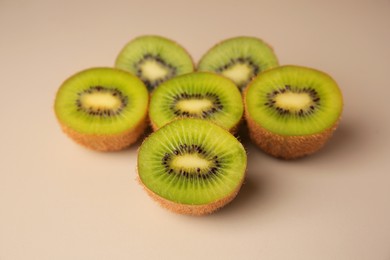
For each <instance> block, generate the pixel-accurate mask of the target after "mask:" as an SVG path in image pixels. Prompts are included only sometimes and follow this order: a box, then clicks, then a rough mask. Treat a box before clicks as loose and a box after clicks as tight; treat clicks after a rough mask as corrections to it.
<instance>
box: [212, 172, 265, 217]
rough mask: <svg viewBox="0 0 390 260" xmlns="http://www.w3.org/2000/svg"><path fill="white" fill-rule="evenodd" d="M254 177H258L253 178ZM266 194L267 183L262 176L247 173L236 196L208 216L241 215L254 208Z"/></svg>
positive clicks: (255, 173)
mask: <svg viewBox="0 0 390 260" xmlns="http://www.w3.org/2000/svg"><path fill="white" fill-rule="evenodd" d="M252 175H253V176H254V175H258V176H256V178H255V177H253V176H252ZM266 193H267V183H266V180H265V178H264V176H262V175H260V174H259V173H257V172H251V173H250V172H248V173H247V176H246V178H245V180H244V183H243V184H242V186H241V189H240V191H239V192H238V194H237V196H236V197H235V198H234V199H233V200H232V201H231V202H230V203H229V204H228V205H226V206H225V207H223V208H221V209H219V210H218V211H216V212H214V213H213V214H212V215H210V216H216V217H218V216H226V215H235V214H242V212H243V211H246V212H249V211H251V210H252V209H254V208H256V207H257V206H258V205H259V204H261V202H262V201H263V199H264V197H265V194H266Z"/></svg>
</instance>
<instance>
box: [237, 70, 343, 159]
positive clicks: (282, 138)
mask: <svg viewBox="0 0 390 260" xmlns="http://www.w3.org/2000/svg"><path fill="white" fill-rule="evenodd" d="M244 102H245V115H246V119H247V121H248V126H249V130H250V134H251V138H252V140H254V142H255V143H256V144H258V145H259V146H260V147H261V148H263V149H264V150H265V151H267V152H269V153H270V154H272V155H275V156H277V157H282V158H296V157H300V156H304V155H307V154H310V153H313V152H315V151H317V150H318V149H319V148H321V147H322V146H323V145H324V144H325V142H326V141H327V140H328V139H329V138H330V136H331V135H332V133H333V131H334V129H335V128H336V127H337V125H338V122H339V119H340V116H341V112H342V108H343V98H342V94H341V92H340V89H339V87H338V85H337V83H336V82H335V81H334V80H333V79H332V78H331V77H330V76H328V75H327V74H325V73H323V72H320V71H318V70H314V69H310V68H305V67H299V66H282V67H278V68H275V69H271V70H268V71H266V72H264V73H262V74H261V75H259V76H258V77H257V78H256V79H254V80H253V81H252V82H251V84H249V86H248V88H247V89H246V91H245V98H244Z"/></svg>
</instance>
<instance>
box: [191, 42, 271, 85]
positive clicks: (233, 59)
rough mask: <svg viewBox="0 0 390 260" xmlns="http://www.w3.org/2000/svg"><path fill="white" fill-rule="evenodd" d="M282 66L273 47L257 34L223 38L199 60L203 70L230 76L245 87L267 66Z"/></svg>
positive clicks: (199, 66) (199, 65)
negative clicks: (256, 35)
mask: <svg viewBox="0 0 390 260" xmlns="http://www.w3.org/2000/svg"><path fill="white" fill-rule="evenodd" d="M276 66H278V60H277V58H276V55H275V53H274V52H273V50H272V48H271V47H270V46H269V45H268V44H267V43H265V42H264V41H263V40H261V39H258V38H255V37H245V36H242V37H234V38H230V39H227V40H225V41H222V42H221V43H219V44H217V45H215V46H214V47H213V48H211V49H210V50H209V51H208V52H206V53H205V54H204V55H203V57H202V58H201V59H200V61H199V64H198V70H199V71H212V72H216V73H219V74H222V75H223V76H226V77H228V78H230V79H231V80H233V81H234V83H235V84H236V85H237V86H238V87H239V88H240V89H241V90H242V89H244V88H245V87H246V85H247V84H248V83H249V82H250V81H251V79H253V78H254V77H256V76H257V75H258V74H259V73H261V72H262V71H264V70H267V69H270V68H273V67H276Z"/></svg>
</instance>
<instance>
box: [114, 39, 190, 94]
mask: <svg viewBox="0 0 390 260" xmlns="http://www.w3.org/2000/svg"><path fill="white" fill-rule="evenodd" d="M115 67H116V68H119V69H123V70H126V71H129V72H131V73H132V74H134V75H137V76H138V77H139V78H140V79H141V80H142V81H143V82H144V83H145V85H146V86H147V87H148V89H149V91H151V90H153V89H154V88H156V87H157V86H158V85H159V84H161V83H162V82H164V81H166V80H168V79H170V78H172V77H175V76H177V75H181V74H185V73H189V72H192V71H194V63H193V61H192V58H191V57H190V55H189V54H188V52H187V51H186V50H185V49H184V48H183V47H181V46H180V45H178V44H177V43H175V42H174V41H172V40H170V39H167V38H164V37H161V36H154V35H148V36H140V37H138V38H135V39H133V40H132V41H130V42H129V43H127V44H126V45H125V47H124V48H123V49H122V50H121V52H120V53H119V55H118V57H117V59H116V62H115Z"/></svg>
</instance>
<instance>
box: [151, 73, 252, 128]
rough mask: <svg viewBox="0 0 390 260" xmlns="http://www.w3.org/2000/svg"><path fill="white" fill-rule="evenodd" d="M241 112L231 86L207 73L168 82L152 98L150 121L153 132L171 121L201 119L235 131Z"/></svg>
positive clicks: (241, 107) (241, 108)
mask: <svg viewBox="0 0 390 260" xmlns="http://www.w3.org/2000/svg"><path fill="white" fill-rule="evenodd" d="M243 111H244V106H243V102H242V97H241V93H240V91H239V90H238V89H237V87H236V86H235V85H234V83H233V82H232V81H231V80H229V79H227V78H225V77H222V76H219V75H217V74H215V73H209V72H194V73H189V74H185V75H181V76H178V77H175V78H173V79H170V80H168V81H166V82H164V83H163V84H161V85H160V86H159V87H158V88H157V89H156V90H155V91H154V92H153V94H152V96H151V100H150V108H149V118H150V121H151V124H152V127H153V129H154V130H156V129H158V128H160V127H162V126H163V125H165V124H167V123H169V122H170V121H172V120H174V119H177V118H183V117H191V118H201V119H205V120H209V121H212V122H214V123H216V124H218V125H220V126H222V127H223V128H225V129H227V130H230V131H232V130H234V129H235V127H236V126H237V124H238V123H239V122H240V120H241V118H242V115H243Z"/></svg>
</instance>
